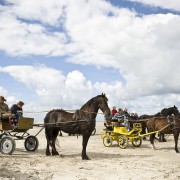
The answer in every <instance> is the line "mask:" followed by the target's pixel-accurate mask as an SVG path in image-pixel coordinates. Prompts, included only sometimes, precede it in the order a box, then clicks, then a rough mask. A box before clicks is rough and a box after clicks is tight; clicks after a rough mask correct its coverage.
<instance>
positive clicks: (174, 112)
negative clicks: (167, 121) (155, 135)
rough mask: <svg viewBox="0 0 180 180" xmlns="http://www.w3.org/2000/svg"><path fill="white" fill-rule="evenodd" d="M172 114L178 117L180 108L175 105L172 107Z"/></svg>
mask: <svg viewBox="0 0 180 180" xmlns="http://www.w3.org/2000/svg"><path fill="white" fill-rule="evenodd" d="M172 114H174V115H178V114H179V110H178V108H177V107H176V106H175V105H174V107H172Z"/></svg>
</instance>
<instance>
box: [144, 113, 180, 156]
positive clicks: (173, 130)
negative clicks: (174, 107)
mask: <svg viewBox="0 0 180 180" xmlns="http://www.w3.org/2000/svg"><path fill="white" fill-rule="evenodd" d="M146 125H147V129H148V132H154V131H159V132H160V133H162V134H173V135H174V141H175V151H176V152H177V153H179V150H178V148H177V145H178V138H179V133H180V119H179V118H177V117H175V116H174V117H172V118H170V119H169V120H167V119H166V118H163V117H154V118H151V119H149V120H148V121H147V123H146ZM154 139H155V133H154V134H151V135H150V142H151V144H152V146H153V148H154V149H155V146H154Z"/></svg>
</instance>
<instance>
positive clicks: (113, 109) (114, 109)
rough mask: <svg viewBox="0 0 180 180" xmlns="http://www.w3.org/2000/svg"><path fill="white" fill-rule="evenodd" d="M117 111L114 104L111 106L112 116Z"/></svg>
mask: <svg viewBox="0 0 180 180" xmlns="http://www.w3.org/2000/svg"><path fill="white" fill-rule="evenodd" d="M116 113H117V110H116V106H113V107H112V110H111V114H112V116H114V115H115V114H116Z"/></svg>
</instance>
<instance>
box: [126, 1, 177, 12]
mask: <svg viewBox="0 0 180 180" xmlns="http://www.w3.org/2000/svg"><path fill="white" fill-rule="evenodd" d="M128 1H132V2H139V3H142V4H146V5H150V6H153V7H161V8H163V9H171V10H175V11H180V3H179V0H171V1H169V0H157V1H154V0H148V1H147V0H128Z"/></svg>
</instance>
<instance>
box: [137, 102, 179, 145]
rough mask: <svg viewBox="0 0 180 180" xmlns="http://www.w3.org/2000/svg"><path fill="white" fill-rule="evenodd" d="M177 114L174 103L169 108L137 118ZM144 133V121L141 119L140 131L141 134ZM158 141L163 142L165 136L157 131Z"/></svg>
mask: <svg viewBox="0 0 180 180" xmlns="http://www.w3.org/2000/svg"><path fill="white" fill-rule="evenodd" d="M172 114H173V115H175V116H176V115H178V114H179V110H178V108H177V107H176V106H175V105H174V106H173V107H169V108H164V109H162V110H161V112H158V113H157V114H155V115H146V114H144V115H141V116H139V118H138V119H139V120H142V119H150V118H153V117H167V116H171V115H172ZM145 133H146V121H142V132H141V134H145ZM159 141H160V142H165V141H166V140H165V138H164V134H163V133H159Z"/></svg>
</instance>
